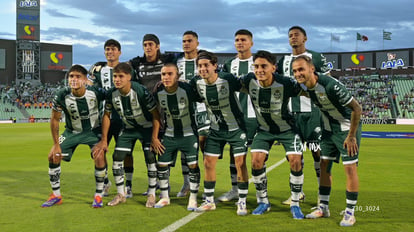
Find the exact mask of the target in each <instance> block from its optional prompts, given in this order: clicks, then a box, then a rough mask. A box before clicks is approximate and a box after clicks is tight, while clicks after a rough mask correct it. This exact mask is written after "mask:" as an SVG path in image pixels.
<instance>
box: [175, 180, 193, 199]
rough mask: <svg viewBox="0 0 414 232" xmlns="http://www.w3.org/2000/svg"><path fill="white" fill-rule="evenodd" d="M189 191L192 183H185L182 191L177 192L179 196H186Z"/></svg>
mask: <svg viewBox="0 0 414 232" xmlns="http://www.w3.org/2000/svg"><path fill="white" fill-rule="evenodd" d="M189 192H190V184H188V183H184V185H183V187H182V188H181V190H180V192H178V193H177V197H186V196H187V194H188V193H189Z"/></svg>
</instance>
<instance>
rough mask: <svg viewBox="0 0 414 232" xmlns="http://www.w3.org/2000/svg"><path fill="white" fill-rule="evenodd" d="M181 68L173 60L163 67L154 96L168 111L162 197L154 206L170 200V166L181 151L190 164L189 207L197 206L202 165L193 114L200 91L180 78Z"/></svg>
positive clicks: (160, 166) (161, 158)
mask: <svg viewBox="0 0 414 232" xmlns="http://www.w3.org/2000/svg"><path fill="white" fill-rule="evenodd" d="M178 77H179V75H178V68H177V66H176V65H175V64H173V63H168V64H165V65H164V67H162V69H161V82H162V84H161V85H159V86H158V89H157V91H156V93H155V99H156V100H157V103H158V105H159V107H161V109H162V111H163V112H164V114H165V117H164V118H165V119H166V124H165V125H166V128H165V133H164V137H163V141H162V143H163V145H164V147H165V152H164V153H163V154H160V156H159V157H158V179H159V182H160V190H161V196H162V198H161V199H160V200H159V201H158V202H157V204H155V208H162V207H164V206H166V205H169V204H170V197H169V196H168V194H169V193H168V189H169V188H168V187H169V177H170V175H169V168H168V166H169V165H170V166H173V164H174V163H175V161H176V159H177V153H178V151H180V152H181V156H182V157H184V158H185V159H186V160H185V163H186V164H188V167H189V182H190V183H189V185H190V199H189V201H188V206H187V209H188V210H189V211H194V210H195V209H196V208H197V193H198V189H199V187H200V168H199V167H198V138H197V129H196V123H195V117H194V106H195V101H196V100H197V93H196V92H195V91H194V89H193V88H192V87H191V86H190V85H189V84H188V83H186V82H181V81H178Z"/></svg>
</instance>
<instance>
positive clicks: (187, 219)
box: [160, 158, 286, 232]
mask: <svg viewBox="0 0 414 232" xmlns="http://www.w3.org/2000/svg"><path fill="white" fill-rule="evenodd" d="M285 161H286V158H283V159H281V160H279V161H278V162H277V163H275V164H273V165H272V166H270V167H269V168H266V173H268V172H270V171H272V170H273V169H275V168H277V167H278V166H280V165H281V164H283V162H285ZM251 183H253V178H250V179H249V184H251ZM203 213H204V212H192V213H190V214H188V215H187V216H185V217H183V218H181V219H180V220H178V221H176V222H174V223H173V224H171V225H169V226H167V227H165V228H164V229H162V230H160V232H173V231H176V230H177V229H179V228H180V227H182V226H184V225H185V224H187V223H189V222H190V221H192V220H193V219H195V218H197V217H198V216H200V215H202V214H203Z"/></svg>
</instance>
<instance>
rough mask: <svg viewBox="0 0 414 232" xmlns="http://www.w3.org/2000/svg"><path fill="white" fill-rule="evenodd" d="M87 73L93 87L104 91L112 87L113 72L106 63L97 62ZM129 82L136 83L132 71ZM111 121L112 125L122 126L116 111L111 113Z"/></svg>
mask: <svg viewBox="0 0 414 232" xmlns="http://www.w3.org/2000/svg"><path fill="white" fill-rule="evenodd" d="M89 72H90V73H91V74H92V75H91V77H90V79H91V80H92V81H93V85H94V86H96V87H98V88H102V89H104V90H105V91H108V90H109V89H111V88H113V87H114V82H113V77H114V71H113V68H112V67H110V66H108V65H107V62H97V63H96V64H94V65H93V66H92V68H91V69H90V71H89ZM131 81H138V80H137V78H136V74H135V71H134V70H132V72H131ZM111 121H112V123H120V124H122V123H121V122H122V121H121V118H120V117H119V115H118V113H117V112H116V111H112V114H111Z"/></svg>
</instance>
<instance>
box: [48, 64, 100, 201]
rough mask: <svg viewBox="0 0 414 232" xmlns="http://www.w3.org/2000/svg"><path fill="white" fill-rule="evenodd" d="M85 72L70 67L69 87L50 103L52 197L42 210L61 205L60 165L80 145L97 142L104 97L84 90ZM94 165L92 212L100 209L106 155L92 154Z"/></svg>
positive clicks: (58, 93) (56, 95) (85, 88)
mask: <svg viewBox="0 0 414 232" xmlns="http://www.w3.org/2000/svg"><path fill="white" fill-rule="evenodd" d="M87 74H88V71H87V70H86V69H85V68H84V67H82V66H80V65H73V66H72V67H71V68H70V69H69V71H68V83H69V87H65V88H62V89H59V90H58V91H57V92H56V93H55V96H54V99H53V107H52V116H51V118H50V129H51V132H52V137H53V147H52V149H51V150H50V152H49V155H48V160H49V177H50V185H51V186H52V190H53V193H52V194H51V195H50V197H49V199H48V200H47V201H46V202H44V203H43V204H42V207H51V206H53V205H60V204H62V196H61V194H60V173H61V168H60V163H61V161H62V160H64V161H67V162H69V161H70V160H71V159H72V155H73V152H74V151H75V149H76V147H77V146H78V145H80V144H86V145H88V146H89V147H91V148H92V146H94V145H95V144H96V143H98V141H99V133H100V126H101V123H100V122H101V114H100V106H101V102H102V101H103V99H104V97H105V94H104V92H103V91H100V90H97V89H96V88H95V87H90V86H88V87H86V83H87V77H86V76H87ZM62 112H63V113H64V114H65V123H66V129H65V131H64V132H63V133H62V135H61V136H60V137H59V121H60V118H61V116H62ZM91 157H92V158H93V160H94V162H95V181H96V191H95V197H94V200H93V203H92V206H93V207H94V208H100V207H102V206H103V203H102V192H103V185H104V177H105V173H106V168H105V167H106V162H105V153H103V152H98V153H95V154H93V155H92V154H91Z"/></svg>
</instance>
